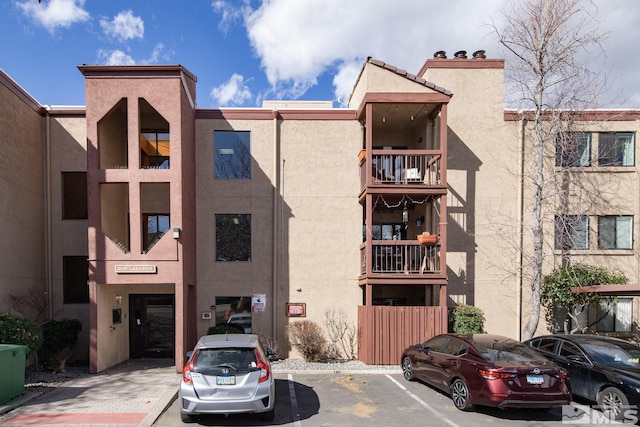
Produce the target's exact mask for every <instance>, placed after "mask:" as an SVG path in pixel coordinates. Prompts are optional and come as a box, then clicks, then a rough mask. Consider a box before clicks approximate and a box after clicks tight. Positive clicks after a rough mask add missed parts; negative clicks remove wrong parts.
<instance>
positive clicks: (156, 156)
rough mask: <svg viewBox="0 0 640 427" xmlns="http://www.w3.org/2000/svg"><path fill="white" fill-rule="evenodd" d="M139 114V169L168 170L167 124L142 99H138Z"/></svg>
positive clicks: (169, 140)
mask: <svg viewBox="0 0 640 427" xmlns="http://www.w3.org/2000/svg"><path fill="white" fill-rule="evenodd" d="M138 109H139V114H140V135H139V137H138V139H139V142H140V168H142V169H169V159H170V154H171V138H170V134H169V122H168V121H167V120H166V119H165V118H164V117H162V115H161V114H160V113H159V112H158V111H156V109H155V108H153V107H152V106H151V104H149V103H148V102H147V101H146V100H145V99H144V98H139V99H138Z"/></svg>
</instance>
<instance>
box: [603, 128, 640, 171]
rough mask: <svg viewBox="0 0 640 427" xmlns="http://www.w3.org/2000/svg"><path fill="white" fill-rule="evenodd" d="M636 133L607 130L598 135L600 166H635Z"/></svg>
mask: <svg viewBox="0 0 640 427" xmlns="http://www.w3.org/2000/svg"><path fill="white" fill-rule="evenodd" d="M634 151H635V135H634V134H633V133H631V132H617V133H616V132H606V133H600V134H599V136H598V165H599V166H633V165H634V164H635V157H634Z"/></svg>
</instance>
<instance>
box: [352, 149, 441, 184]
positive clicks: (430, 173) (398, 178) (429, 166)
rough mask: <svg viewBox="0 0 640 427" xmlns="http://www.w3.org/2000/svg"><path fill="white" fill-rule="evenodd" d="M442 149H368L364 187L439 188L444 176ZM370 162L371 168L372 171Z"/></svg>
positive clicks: (363, 170) (362, 171)
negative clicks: (369, 152)
mask: <svg viewBox="0 0 640 427" xmlns="http://www.w3.org/2000/svg"><path fill="white" fill-rule="evenodd" d="M441 159H442V152H441V151H440V150H389V149H386V150H378V149H374V150H372V153H371V156H368V155H367V152H366V150H362V151H361V153H360V189H361V191H364V190H365V189H366V188H370V187H375V186H383V187H384V186H398V185H401V186H404V187H406V186H414V187H417V188H427V187H439V186H442V185H443V182H442V177H441ZM369 162H370V163H371V169H370V172H369V173H368V172H367V171H368V170H369V168H368V166H369Z"/></svg>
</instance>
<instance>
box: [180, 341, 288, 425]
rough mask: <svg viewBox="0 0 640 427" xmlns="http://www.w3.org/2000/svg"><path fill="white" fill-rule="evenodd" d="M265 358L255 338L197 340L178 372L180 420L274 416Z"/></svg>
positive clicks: (270, 375)
mask: <svg viewBox="0 0 640 427" xmlns="http://www.w3.org/2000/svg"><path fill="white" fill-rule="evenodd" d="M268 356H269V355H268V354H267V352H266V351H265V350H264V348H263V346H262V344H260V340H259V338H258V336H257V335H250V334H219V335H206V336H203V337H202V338H200V340H199V341H198V343H197V344H196V346H195V347H194V349H193V351H192V352H189V353H187V357H188V358H189V360H188V361H187V364H186V365H185V367H184V369H183V370H182V381H181V383H180V397H179V398H180V418H181V419H182V421H183V422H187V423H188V422H194V421H195V417H196V416H197V415H199V414H237V413H260V414H262V417H263V418H264V419H265V420H269V421H270V420H273V418H274V416H275V403H276V402H275V398H276V388H275V380H274V378H273V372H272V371H271V364H270V362H269V357H268Z"/></svg>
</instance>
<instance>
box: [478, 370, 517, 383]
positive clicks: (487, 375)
mask: <svg viewBox="0 0 640 427" xmlns="http://www.w3.org/2000/svg"><path fill="white" fill-rule="evenodd" d="M478 372H480V375H481V376H482V378H484V379H485V380H498V379H502V380H505V379H507V378H513V377H515V376H516V374H514V373H513V372H501V371H495V370H492V369H478Z"/></svg>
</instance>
